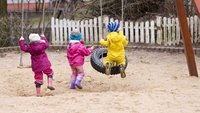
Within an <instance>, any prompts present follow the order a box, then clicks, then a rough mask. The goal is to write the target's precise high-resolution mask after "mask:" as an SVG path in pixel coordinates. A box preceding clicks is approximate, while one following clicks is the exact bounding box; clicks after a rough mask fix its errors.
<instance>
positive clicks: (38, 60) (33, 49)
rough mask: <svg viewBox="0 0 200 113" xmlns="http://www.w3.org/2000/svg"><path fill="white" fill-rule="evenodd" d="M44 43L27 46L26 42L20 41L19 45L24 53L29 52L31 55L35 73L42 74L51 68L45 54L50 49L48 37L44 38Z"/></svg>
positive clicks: (33, 43)
mask: <svg viewBox="0 0 200 113" xmlns="http://www.w3.org/2000/svg"><path fill="white" fill-rule="evenodd" d="M42 39H43V41H44V42H42V41H41V42H32V43H30V44H28V45H27V44H25V43H24V40H20V41H19V45H20V48H21V50H22V51H25V52H29V53H30V54H31V66H32V71H33V72H41V71H44V70H46V69H48V68H50V67H51V63H50V61H49V59H48V57H47V54H46V53H45V50H46V49H47V48H48V46H49V45H48V41H47V39H46V37H42Z"/></svg>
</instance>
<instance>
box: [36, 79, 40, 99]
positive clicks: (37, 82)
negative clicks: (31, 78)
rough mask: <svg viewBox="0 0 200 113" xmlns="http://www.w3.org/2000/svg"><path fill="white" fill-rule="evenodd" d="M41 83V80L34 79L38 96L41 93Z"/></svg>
mask: <svg viewBox="0 0 200 113" xmlns="http://www.w3.org/2000/svg"><path fill="white" fill-rule="evenodd" d="M41 85H42V82H41V81H35V87H36V96H37V97H40V96H41V94H40V87H41Z"/></svg>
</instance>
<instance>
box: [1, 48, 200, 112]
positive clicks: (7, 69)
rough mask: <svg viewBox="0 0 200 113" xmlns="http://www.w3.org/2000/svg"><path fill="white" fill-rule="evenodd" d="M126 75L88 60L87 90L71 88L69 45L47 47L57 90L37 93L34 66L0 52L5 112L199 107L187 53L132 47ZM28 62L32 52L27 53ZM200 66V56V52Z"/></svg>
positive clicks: (198, 85) (199, 83)
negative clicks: (105, 71)
mask: <svg viewBox="0 0 200 113" xmlns="http://www.w3.org/2000/svg"><path fill="white" fill-rule="evenodd" d="M126 53H127V57H128V59H129V64H128V67H127V69H126V73H127V77H126V78H125V79H122V78H120V75H116V76H106V75H103V74H101V73H99V72H97V71H95V70H94V69H93V68H92V67H91V65H90V59H89V58H90V57H87V58H86V62H85V65H84V69H85V74H86V76H85V78H84V81H83V89H82V90H78V89H77V90H71V89H69V88H68V85H69V81H70V80H69V76H70V73H71V71H70V68H69V65H68V62H67V60H66V54H65V52H64V51H57V52H55V51H54V52H52V51H48V52H47V54H48V56H49V59H50V61H51V62H52V65H53V66H52V68H53V69H54V72H55V75H54V85H55V88H56V90H55V91H49V90H48V89H47V88H46V87H47V84H46V76H44V85H43V86H42V95H43V96H42V97H35V87H34V83H33V82H34V79H33V73H32V71H31V68H23V69H20V68H17V66H18V65H19V53H16V52H10V53H5V54H4V55H1V58H0V64H1V65H0V78H1V80H0V88H1V89H0V113H200V78H197V77H191V76H189V74H188V68H187V63H186V58H185V56H184V54H183V53H173V54H171V53H158V52H147V51H143V50H140V51H139V50H138V51H136V50H131V51H130V50H127V52H126ZM23 63H24V65H30V55H29V54H23ZM196 64H197V68H198V72H200V58H199V57H197V56H196Z"/></svg>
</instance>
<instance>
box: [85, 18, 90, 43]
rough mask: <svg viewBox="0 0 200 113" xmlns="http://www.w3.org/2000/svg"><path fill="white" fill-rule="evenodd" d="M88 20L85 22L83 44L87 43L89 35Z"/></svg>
mask: <svg viewBox="0 0 200 113" xmlns="http://www.w3.org/2000/svg"><path fill="white" fill-rule="evenodd" d="M88 27H89V26H88V20H85V42H86V44H88V43H89V33H88V31H89V30H88Z"/></svg>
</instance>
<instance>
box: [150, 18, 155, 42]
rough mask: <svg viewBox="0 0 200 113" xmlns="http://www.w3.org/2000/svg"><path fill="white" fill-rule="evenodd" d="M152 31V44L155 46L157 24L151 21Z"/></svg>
mask: <svg viewBox="0 0 200 113" xmlns="http://www.w3.org/2000/svg"><path fill="white" fill-rule="evenodd" d="M150 31H151V37H150V40H151V44H155V22H154V21H153V20H151V26H150Z"/></svg>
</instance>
